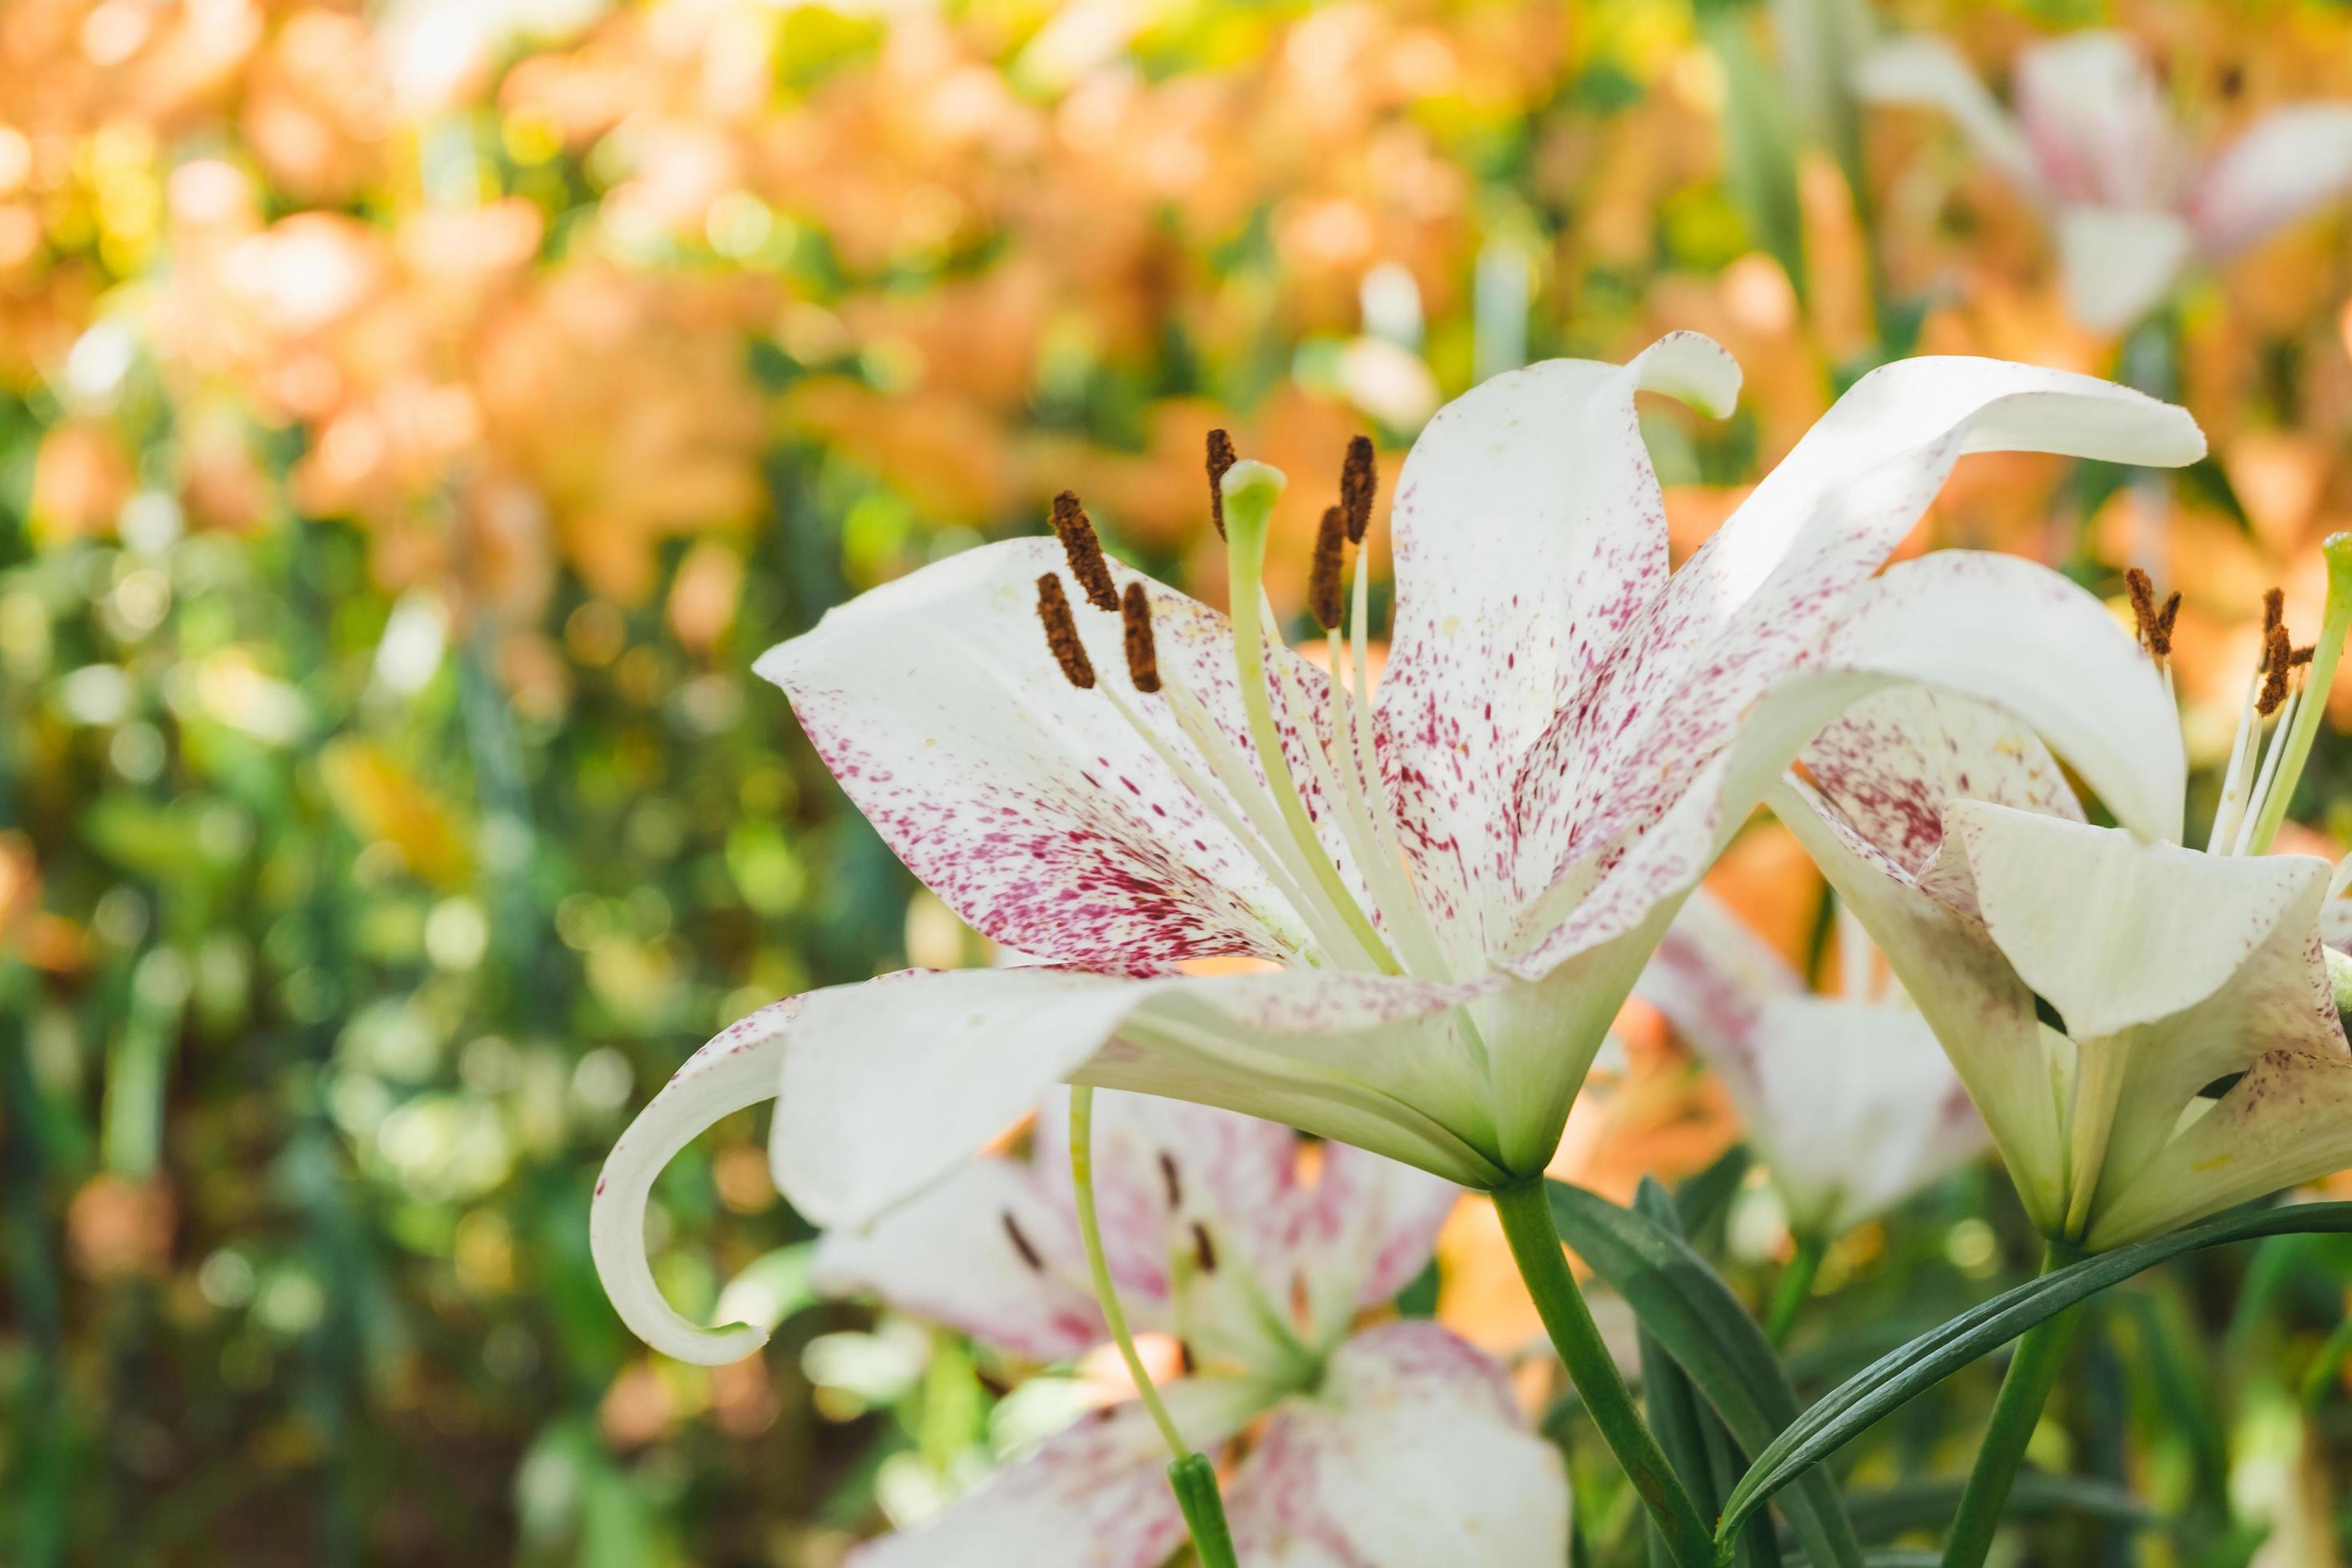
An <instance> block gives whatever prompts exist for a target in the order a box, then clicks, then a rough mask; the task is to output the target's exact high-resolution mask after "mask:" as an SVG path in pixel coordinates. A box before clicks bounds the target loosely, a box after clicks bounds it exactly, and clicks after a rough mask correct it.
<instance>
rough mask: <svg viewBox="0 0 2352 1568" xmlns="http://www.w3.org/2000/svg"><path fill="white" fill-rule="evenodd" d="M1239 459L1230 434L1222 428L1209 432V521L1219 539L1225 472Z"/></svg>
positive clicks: (1222, 519) (1222, 530)
mask: <svg viewBox="0 0 2352 1568" xmlns="http://www.w3.org/2000/svg"><path fill="white" fill-rule="evenodd" d="M1240 460H1241V458H1240V455H1239V454H1238V453H1236V452H1235V451H1234V438H1233V437H1231V436H1228V435H1227V434H1225V432H1223V430H1212V431H1210V432H1209V521H1210V522H1211V524H1213V526H1214V527H1215V528H1216V531H1217V537H1218V538H1219V539H1223V538H1224V536H1225V473H1226V470H1228V469H1229V468H1232V467H1233V466H1234V464H1235V463H1237V462H1239V461H1240Z"/></svg>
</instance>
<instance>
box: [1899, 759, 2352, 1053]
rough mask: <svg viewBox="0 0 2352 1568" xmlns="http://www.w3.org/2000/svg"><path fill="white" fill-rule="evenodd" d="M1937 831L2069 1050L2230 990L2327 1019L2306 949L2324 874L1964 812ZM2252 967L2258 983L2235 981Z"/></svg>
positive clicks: (1976, 808) (1965, 807) (2327, 996)
mask: <svg viewBox="0 0 2352 1568" xmlns="http://www.w3.org/2000/svg"><path fill="white" fill-rule="evenodd" d="M1946 821H1947V824H1948V831H1951V832H1953V833H1954V834H1956V835H1957V837H1958V840H1959V843H1960V845H1961V847H1962V848H1963V850H1964V851H1965V853H1966V854H1967V856H1968V862H1969V874H1970V878H1971V879H1972V880H1973V882H1974V883H1975V886H1976V891H1977V900H1978V907H1979V909H1980V910H1982V911H1983V913H1984V919H1985V922H1986V924H1987V926H1988V927H1989V928H1990V931H1991V932H1992V935H1993V940H1995V941H1996V942H2000V946H2001V951H2002V952H2004V953H2006V954H2007V955H2008V957H2009V960H2010V963H2011V964H2012V965H2014V966H2015V968H2016V970H2017V973H2018V974H2019V976H2020V977H2021V978H2022V979H2023V980H2024V981H2025V983H2026V984H2029V985H2031V986H2032V987H2033V989H2034V990H2035V991H2037V992H2038V993H2040V994H2042V995H2043V996H2045V997H2047V998H2048V999H2049V1001H2050V1003H2051V1005H2053V1006H2054V1007H2056V1008H2057V1009H2058V1012H2059V1014H2060V1016H2063V1018H2064V1019H2065V1020H2066V1030H2067V1033H2069V1034H2070V1035H2072V1036H2074V1038H2076V1039H2078V1040H2084V1039H2097V1038H2101V1037H2106V1036H2110V1035H2121V1034H2124V1033H2126V1031H2128V1030H2130V1029H2133V1028H2135V1027H2137V1026H2141V1025H2146V1024H2153V1023H2156V1022H2158V1020H2160V1019H2164V1018H2168V1017H2169V1016H2172V1015H2174V1014H2177V1013H2180V1012H2183V1011H2185V1010H2187V1009H2188V1008H2189V1007H2192V1006H2195V1005H2198V1004H2200V1003H2202V1002H2205V1001H2206V1000H2208V999H2209V998H2211V997H2214V996H2216V995H2217V994H2221V992H2223V991H2224V989H2225V988H2229V987H2231V986H2232V985H2233V984H2241V977H2243V979H2242V984H2243V985H2244V987H2245V990H2246V993H2247V994H2245V995H2243V996H2242V997H2240V1001H2241V1002H2251V1001H2252V998H2253V997H2254V996H2256V995H2260V996H2266V997H2280V998H2283V999H2284V1001H2285V1002H2286V1004H2287V1005H2290V1006H2292V1007H2293V1008H2294V1010H2295V1011H2296V1012H2297V1013H2299V1014H2301V1015H2303V1016H2309V1017H2318V1016H2321V1014H2322V1013H2323V1011H2324V1013H2325V1015H2326V1016H2327V1017H2329V1018H2332V1017H2333V1016H2334V1013H2335V1004H2334V1001H2333V998H2332V994H2331V993H2330V992H2329V991H2328V990H2327V988H2326V968H2325V967H2324V965H2322V964H2321V963H2320V961H2319V955H2318V942H2317V929H2318V921H2319V903H2320V899H2321V897H2322V895H2323V893H2324V892H2325V890H2326V883H2327V869H2328V868H2327V863H2326V861H2324V860H2320V859H2317V858H2313V857H2310V856H2304V855H2263V856H2227V855H2207V854H2203V853H2201V852H2200V851H2198V850H2194V849H2185V848H2182V847H2180V846H2179V845H2177V844H2161V843H2158V844H2150V843H2147V842H2144V841H2142V840H2140V839H2139V838H2137V837H2134V836H2133V835H2131V834H2129V833H2126V832H2125V831H2123V830H2122V829H2119V828H2110V827H2092V826H2087V825H2085V824H2083V823H2074V822H2060V821H2055V820H2053V819H2052V818H2050V817H2046V816H2038V815H2036V814H2034V813H2032V812H2023V811H2015V810H2011V809H2010V808H2008V807H2006V806H2000V805H1988V804H1985V803H1982V802H1976V801H1962V802H1956V803H1954V804H1953V805H1950V806H1948V808H1947V809H1946ZM2255 963H2259V964H2260V965H2261V966H2262V967H2263V973H2255V974H2248V973H2246V971H2247V968H2248V965H2249V964H2255Z"/></svg>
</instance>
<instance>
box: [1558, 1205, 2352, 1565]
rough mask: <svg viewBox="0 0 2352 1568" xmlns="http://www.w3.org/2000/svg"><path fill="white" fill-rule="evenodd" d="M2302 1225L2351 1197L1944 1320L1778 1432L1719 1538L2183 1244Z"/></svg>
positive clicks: (2239, 1226) (1743, 1484)
mask: <svg viewBox="0 0 2352 1568" xmlns="http://www.w3.org/2000/svg"><path fill="white" fill-rule="evenodd" d="M1564 1229H1565V1227H1563V1230H1564ZM2294 1232H2352V1203H2336V1204H2304V1205H2294V1206H2290V1207H2287V1208H2278V1209H2266V1210H2263V1211H2261V1212H2259V1213H2255V1214H2235V1215H2222V1216H2221V1217H2220V1218H2218V1219H2210V1220H2207V1221H2206V1222H2205V1223H2204V1224H2202V1225H2199V1226H2190V1227H2189V1229H2187V1230H2180V1231H2175V1232H2173V1233H2172V1234H2171V1235H2169V1236H2160V1237H2155V1238H2153V1239H2151V1240H2148V1241H2141V1242H2135V1243H2134V1244H2133V1245H2131V1246H2129V1247H2117V1248H2116V1250H2115V1251H2113V1252H2105V1253H2101V1254H2099V1255H2098V1256H2097V1257H2095V1258H2085V1259H2084V1260H2083V1261H2082V1262H2080V1263H2074V1264H2070V1265H2068V1266H2067V1267H2066V1268H2061V1269H2057V1270H2054V1271H2053V1272H2051V1273H2048V1274H2044V1275H2042V1276H2041V1277H2039V1278H2038V1279H2032V1280H2030V1281H2028V1282H2027V1283H2025V1284H2023V1285H2020V1286H2018V1287H2017V1288H2016V1289H2013V1290H2007V1291H2003V1292H2002V1293H2001V1294H2000V1295H1999V1296H1996V1297H1994V1298H1993V1299H1992V1300H1990V1301H1987V1302H1985V1303H1984V1304H1982V1305H1981V1306H1979V1307H1975V1308H1972V1309H1970V1310H1968V1311H1966V1312H1963V1313H1961V1314H1960V1315H1959V1316H1958V1317H1957V1318H1954V1319H1953V1320H1952V1321H1949V1322H1948V1323H1943V1324H1939V1325H1938V1326H1937V1327H1936V1328H1934V1329H1931V1330H1929V1331H1927V1333H1925V1334H1922V1335H1921V1336H1920V1337H1919V1338H1917V1339H1916V1340H1913V1341H1912V1342H1910V1343H1909V1344H1906V1345H1905V1346H1903V1347H1902V1348H1900V1349H1899V1350H1896V1351H1894V1352H1891V1353H1889V1354H1887V1355H1885V1356H1884V1357H1882V1358H1880V1359H1879V1360H1878V1361H1877V1362H1875V1363H1872V1364H1871V1365H1869V1366H1867V1367H1864V1369H1863V1370H1862V1371H1861V1372H1859V1373H1855V1374H1854V1375H1853V1377H1851V1378H1849V1379H1847V1380H1846V1381H1845V1382H1844V1383H1842V1384H1839V1385H1838V1386H1837V1387H1835V1388H1833V1389H1832V1390H1831V1391H1830V1392H1829V1393H1828V1394H1823V1395H1822V1398H1821V1400H1820V1401H1819V1402H1818V1403H1817V1404H1815V1405H1813V1406H1812V1408H1811V1409H1810V1410H1808V1411H1806V1412H1805V1413H1804V1415H1802V1416H1801V1417H1800V1418H1799V1419H1798V1420H1797V1421H1795V1422H1794V1423H1792V1424H1791V1425H1790V1426H1788V1428H1787V1429H1786V1430H1784V1431H1783V1432H1781V1433H1780V1436H1778V1437H1776V1438H1774V1439H1773V1440H1772V1442H1771V1444H1770V1446H1769V1447H1766V1448H1765V1449H1764V1450H1763V1451H1762V1452H1760V1453H1759V1455H1758V1456H1757V1459H1756V1463H1755V1464H1754V1465H1753V1466H1751V1467H1750V1468H1749V1469H1748V1474H1747V1475H1746V1476H1745V1477H1743V1478H1742V1479H1741V1480H1740V1483H1739V1485H1738V1487H1736V1488H1734V1489H1732V1494H1731V1497H1730V1499H1729V1500H1728V1501H1727V1503H1726V1505H1725V1509H1724V1516H1723V1521H1722V1523H1721V1524H1720V1525H1718V1526H1717V1537H1718V1539H1726V1540H1727V1539H1729V1538H1730V1537H1731V1536H1732V1535H1733V1534H1734V1533H1735V1532H1736V1531H1738V1529H1739V1527H1740V1526H1741V1525H1742V1524H1743V1523H1745V1522H1746V1521H1747V1520H1748V1518H1749V1517H1750V1516H1751V1515H1753V1514H1754V1513H1755V1511H1756V1510H1758V1509H1759V1508H1761V1507H1762V1506H1763V1505H1764V1502H1765V1500H1767V1499H1769V1498H1770V1497H1771V1496H1772V1495H1773V1494H1774V1493H1776V1492H1778V1491H1779V1490H1780V1489H1781V1488H1783V1487H1785V1486H1788V1485H1790V1483H1791V1482H1794V1481H1797V1480H1798V1479H1800V1478H1801V1477H1805V1476H1807V1474H1808V1472H1813V1468H1814V1467H1815V1466H1817V1465H1819V1464H1820V1463H1821V1462H1822V1460H1823V1459H1825V1458H1829V1456H1830V1455H1832V1454H1833V1453H1835V1452H1836V1451H1837V1450H1838V1449H1840V1448H1842V1447H1844V1446H1845V1445H1846V1444H1847V1443H1849V1442H1851V1441H1853V1439H1854V1438H1855V1437H1857V1436H1860V1435H1861V1434H1862V1433H1863V1432H1864V1430H1866V1429H1867V1428H1869V1427H1870V1426H1873V1425H1874V1424H1875V1423H1876V1422H1877V1421H1878V1420H1879V1419H1880V1418H1882V1417H1883V1416H1885V1415H1887V1414H1888V1413H1889V1412H1891V1411H1893V1410H1895V1409H1896V1408H1898V1407H1899V1406H1901V1405H1905V1404H1907V1403H1908V1402H1909V1401H1911V1400H1912V1399H1915V1398H1916V1397H1917V1396H1918V1395H1919V1394H1923V1393H1925V1392H1927V1390H1928V1389H1929V1388H1931V1387H1933V1386H1935V1384H1938V1383H1940V1382H1942V1381H1943V1380H1944V1379H1945V1378H1946V1377H1948V1376H1949V1375H1951V1373H1954V1372H1957V1371H1958V1370H1959V1369H1960V1368H1961V1367H1963V1366H1966V1365H1967V1364H1968V1363H1969V1362H1972V1361H1974V1360H1976V1359H1977V1357H1979V1356H1980V1355H1983V1354H1984V1353H1985V1352H1988V1351H1990V1350H1992V1349H1994V1348H1995V1347H1997V1346H2000V1345H2002V1344H2006V1343H2008V1342H2010V1341H2011V1340H2013V1339H2015V1338H2016V1337H2017V1336H2018V1335H2020V1334H2021V1333H2023V1332H2025V1331H2027V1330H2028V1329H2031V1328H2032V1327H2033V1326H2034V1325H2035V1324H2037V1323H2040V1322H2042V1321H2045V1320H2047V1319H2049V1318H2053V1317H2055V1316H2056V1315H2057V1314H2058V1313H2059V1312H2061V1311H2063V1310H2065V1309H2067V1308H2068V1307H2071V1306H2074V1304H2075V1303H2077V1302H2079V1301H2082V1300H2084V1299H2086V1298H2088V1297H2091V1296H2095V1295H2096V1294H2097V1293H2098V1292H2100V1291H2102V1290H2105V1289H2107V1288H2108V1287H2110V1286H2113V1285H2117V1284H2120V1283H2122V1282H2123V1281H2124V1280H2126V1279H2130V1278H2131V1277H2132V1276H2133V1275H2135V1274H2137V1273H2139V1272H2140V1271H2141V1270H2143V1269H2147V1268H2154V1267H2155V1266H2156V1265H2158V1264H2159V1263H2162V1262H2164V1261H2165V1260H2166V1259H2168V1258H2178V1257H2179V1256H2180V1255H2181V1254H2182V1253H2184V1252H2194V1251H2197V1250H2199V1249H2200V1248H2202V1247H2219V1246H2221V1245H2222V1244H2223V1243H2225V1242H2231V1241H2245V1240H2250V1239H2252V1238H2253V1237H2263V1236H2283V1235H2287V1234H2291V1233H2294ZM1813 1473H1815V1474H1818V1472H1813Z"/></svg>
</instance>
